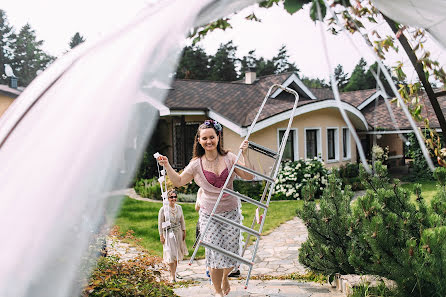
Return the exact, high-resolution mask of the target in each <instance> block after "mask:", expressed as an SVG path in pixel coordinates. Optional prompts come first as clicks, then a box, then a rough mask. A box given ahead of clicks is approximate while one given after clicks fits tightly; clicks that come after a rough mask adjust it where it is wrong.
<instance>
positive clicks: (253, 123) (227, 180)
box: [189, 84, 299, 265]
mask: <svg viewBox="0 0 446 297" xmlns="http://www.w3.org/2000/svg"><path fill="white" fill-rule="evenodd" d="M274 87H277V88H281V89H282V90H285V91H287V92H289V93H292V94H294V96H295V98H296V99H295V103H294V109H293V111H294V110H295V107H296V106H297V101H298V99H299V95H298V94H297V92H296V91H294V90H292V89H289V88H286V87H283V86H281V85H278V84H274V85H272V86H271V87H270V88H269V90H268V93H267V94H266V96H265V98H264V99H263V102H262V105H261V106H260V107H259V110H258V111H257V114H256V116H255V118H254V121H253V122H252V124H251V126H250V127H249V129H248V134H246V136H245V139H244V140H248V138H249V136H250V135H251V133H252V130H253V129H254V126H255V124H256V123H257V119H258V118H259V116H260V114H261V113H262V110H263V107H264V106H265V104H266V101H267V100H268V98H269V96H270V95H271V92H272V90H273V88H274ZM293 115H294V112H293ZM288 126H290V125H288ZM241 154H242V149H239V151H238V153H237V157H236V159H235V162H234V164H236V163H237V162H238V160H239V159H240V156H241ZM234 169H235V166H232V168H231V170H230V171H229V174H228V178H227V179H226V181H225V183H224V184H223V187H222V190H223V189H225V188H226V187H227V186H228V183H229V180H230V179H231V177H232V174H233V173H234ZM222 197H223V191H220V194H219V195H218V198H217V201H216V202H215V205H214V208H213V209H212V212H211V214H210V216H209V220H208V222H207V223H206V226H205V228H204V231H203V232H200V239H199V241H198V244H197V245H196V246H195V249H194V252H193V253H192V256H191V258H190V262H189V265H191V264H192V262H193V261H194V258H195V255H196V254H197V251H198V248H199V247H200V242H201V241H202V240H203V238H204V234H206V232H207V230H208V229H209V224H210V222H211V217H212V215H213V214H214V213H215V211H216V210H217V207H218V204H219V203H220V200H221V198H222Z"/></svg>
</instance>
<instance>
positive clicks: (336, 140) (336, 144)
mask: <svg viewBox="0 0 446 297" xmlns="http://www.w3.org/2000/svg"><path fill="white" fill-rule="evenodd" d="M328 130H334V131H335V132H334V137H333V141H334V150H335V151H334V159H329V158H328V149H329V144H328ZM325 140H326V142H325V148H326V157H327V159H326V160H327V163H336V162H339V127H326V128H325Z"/></svg>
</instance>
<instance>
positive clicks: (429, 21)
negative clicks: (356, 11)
mask: <svg viewBox="0 0 446 297" xmlns="http://www.w3.org/2000/svg"><path fill="white" fill-rule="evenodd" d="M372 2H373V4H374V5H375V6H376V8H378V9H379V10H380V11H381V12H382V13H383V14H385V15H386V16H388V17H389V18H391V19H392V20H394V21H396V22H399V23H402V24H406V25H411V26H415V27H422V28H425V29H426V30H427V31H428V32H429V33H430V34H431V35H432V36H433V37H434V38H435V39H436V40H437V41H438V42H439V43H440V44H441V45H442V46H443V48H446V1H444V0H372Z"/></svg>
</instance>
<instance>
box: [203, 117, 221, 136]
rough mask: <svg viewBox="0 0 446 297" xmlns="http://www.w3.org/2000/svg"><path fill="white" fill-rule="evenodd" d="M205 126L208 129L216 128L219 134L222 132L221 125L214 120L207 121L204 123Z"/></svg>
mask: <svg viewBox="0 0 446 297" xmlns="http://www.w3.org/2000/svg"><path fill="white" fill-rule="evenodd" d="M203 125H205V126H206V127H208V128H215V130H217V131H218V133H220V132H221V130H222V127H221V125H220V123H219V122H217V121H214V120H206V121H204V123H203Z"/></svg>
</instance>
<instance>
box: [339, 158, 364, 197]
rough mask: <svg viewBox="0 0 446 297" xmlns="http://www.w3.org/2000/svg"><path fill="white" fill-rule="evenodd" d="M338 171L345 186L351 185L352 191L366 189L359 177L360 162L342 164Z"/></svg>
mask: <svg viewBox="0 0 446 297" xmlns="http://www.w3.org/2000/svg"><path fill="white" fill-rule="evenodd" d="M337 171H338V174H339V178H341V179H342V184H343V185H344V186H345V185H349V186H350V187H351V189H352V191H360V190H364V189H365V188H364V185H363V184H362V181H361V179H360V178H359V164H357V163H348V164H345V165H342V166H340V167H339V168H338V169H337Z"/></svg>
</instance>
